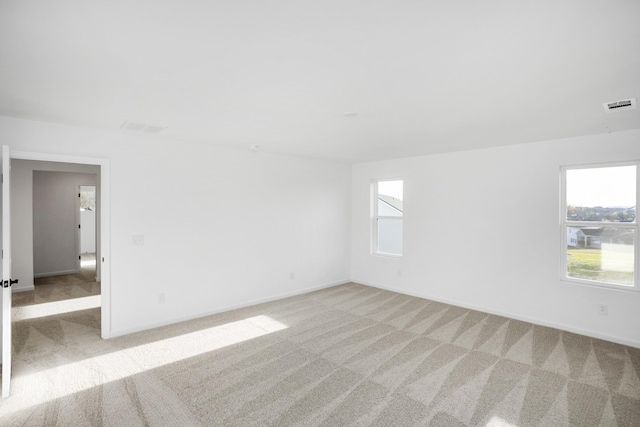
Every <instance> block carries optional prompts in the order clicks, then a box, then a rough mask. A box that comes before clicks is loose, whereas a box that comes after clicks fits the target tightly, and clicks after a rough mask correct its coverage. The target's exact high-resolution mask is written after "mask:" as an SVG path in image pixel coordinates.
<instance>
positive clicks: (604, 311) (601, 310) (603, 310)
mask: <svg viewBox="0 0 640 427" xmlns="http://www.w3.org/2000/svg"><path fill="white" fill-rule="evenodd" d="M598 314H599V315H601V316H608V315H609V306H608V305H607V304H598Z"/></svg>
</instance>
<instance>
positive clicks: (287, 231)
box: [0, 117, 351, 336]
mask: <svg viewBox="0 0 640 427" xmlns="http://www.w3.org/2000/svg"><path fill="white" fill-rule="evenodd" d="M0 139H1V140H2V141H3V143H5V144H8V145H9V146H11V148H12V150H14V151H16V150H19V151H32V152H42V153H53V154H60V155H74V156H83V157H100V158H108V159H110V160H109V168H110V182H109V184H110V205H111V209H110V218H111V221H110V228H111V236H110V247H111V251H110V252H111V253H110V254H104V255H105V256H110V257H111V258H110V261H111V262H110V267H111V270H110V283H111V292H110V294H111V325H110V331H111V335H113V336H115V335H119V334H123V333H127V332H132V331H136V330H141V329H145V328H150V327H153V326H157V325H161V324H166V323H171V322H175V321H178V320H181V319H186V318H190V317H195V316H199V315H204V314H207V313H211V312H215V311H219V310H224V309H228V308H231V307H234V306H239V305H244V304H249V303H252V302H256V301H261V300H266V299H270V298H275V297H279V296H282V295H288V294H294V293H299V292H303V291H305V290H309V289H313V288H317V287H322V286H327V285H331V284H335V283H342V282H345V281H348V280H349V254H350V251H349V245H350V232H349V230H350V209H351V206H350V191H351V188H350V182H351V172H350V171H351V168H350V166H349V165H346V164H342V163H335V162H327V161H317V160H306V159H301V158H294V157H287V156H279V155H272V154H269V153H268V152H267V151H266V149H265V150H263V151H261V152H258V153H253V152H250V151H249V150H248V149H247V150H246V151H244V150H235V149H225V148H220V147H213V146H210V145H205V144H198V143H188V142H180V143H175V142H168V141H164V140H162V139H160V138H158V137H154V136H146V135H141V136H138V135H135V134H125V133H122V132H102V131H94V130H88V129H84V128H78V127H67V126H58V125H52V124H48V123H41V122H34V121H27V120H21V119H13V118H8V117H0ZM150 213H151V214H150ZM136 235H141V236H144V245H143V246H134V245H133V242H132V236H136ZM291 273H294V278H293V279H291V278H290V277H291V276H290V275H291ZM159 293H164V294H165V302H164V304H161V303H159V298H158V294H159Z"/></svg>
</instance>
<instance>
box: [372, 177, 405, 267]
mask: <svg viewBox="0 0 640 427" xmlns="http://www.w3.org/2000/svg"><path fill="white" fill-rule="evenodd" d="M388 181H402V199H403V200H402V202H403V211H402V216H389V215H379V214H378V184H379V183H381V182H388ZM404 182H405V180H404V178H383V179H375V180H373V181H372V182H371V255H375V256H382V257H389V258H402V257H403V255H404ZM380 219H390V220H394V221H402V247H401V248H400V251H401V253H400V254H394V253H389V252H381V251H379V250H378V247H379V244H378V238H379V236H378V234H379V233H378V220H380Z"/></svg>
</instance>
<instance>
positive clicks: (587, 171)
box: [561, 164, 638, 289]
mask: <svg viewBox="0 0 640 427" xmlns="http://www.w3.org/2000/svg"><path fill="white" fill-rule="evenodd" d="M562 172H563V175H562V183H563V203H562V213H561V214H562V241H563V251H562V258H563V279H565V280H569V281H572V282H578V283H589V284H595V285H601V286H608V287H615V288H623V289H624V288H627V289H637V288H638V277H637V275H638V274H637V272H638V248H637V246H638V245H637V244H636V242H637V240H638V222H637V218H636V198H637V188H638V186H637V182H638V175H637V164H621V165H608V166H593V167H570V168H564V169H563V171H562Z"/></svg>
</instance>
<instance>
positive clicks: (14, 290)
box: [11, 283, 36, 294]
mask: <svg viewBox="0 0 640 427" xmlns="http://www.w3.org/2000/svg"><path fill="white" fill-rule="evenodd" d="M19 284H20V283H18V285H19ZM35 289H36V287H35V286H34V285H31V286H12V287H11V293H14V294H15V293H18V292H29V291H35Z"/></svg>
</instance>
